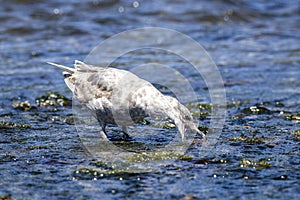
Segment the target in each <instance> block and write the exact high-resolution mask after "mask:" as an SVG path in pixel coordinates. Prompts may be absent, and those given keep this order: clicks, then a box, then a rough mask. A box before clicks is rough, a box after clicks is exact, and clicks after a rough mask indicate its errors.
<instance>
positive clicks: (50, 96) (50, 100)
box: [35, 92, 72, 107]
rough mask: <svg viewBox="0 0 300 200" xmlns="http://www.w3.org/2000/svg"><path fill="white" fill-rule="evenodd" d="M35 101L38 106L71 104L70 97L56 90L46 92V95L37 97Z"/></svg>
mask: <svg viewBox="0 0 300 200" xmlns="http://www.w3.org/2000/svg"><path fill="white" fill-rule="evenodd" d="M35 101H36V104H37V105H38V106H40V107H47V106H70V105H72V101H71V99H69V98H67V97H65V96H63V95H61V94H59V93H58V92H46V95H44V96H41V97H37V98H36V100H35Z"/></svg>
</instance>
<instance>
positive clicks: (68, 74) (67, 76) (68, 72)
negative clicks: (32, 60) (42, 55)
mask: <svg viewBox="0 0 300 200" xmlns="http://www.w3.org/2000/svg"><path fill="white" fill-rule="evenodd" d="M48 64H50V65H53V66H55V67H58V68H60V69H62V70H64V71H63V73H62V75H63V76H64V81H65V83H66V84H67V86H68V88H69V89H70V90H71V91H72V93H74V90H75V76H74V74H75V72H76V69H74V68H70V67H66V66H64V65H59V64H56V63H52V62H48Z"/></svg>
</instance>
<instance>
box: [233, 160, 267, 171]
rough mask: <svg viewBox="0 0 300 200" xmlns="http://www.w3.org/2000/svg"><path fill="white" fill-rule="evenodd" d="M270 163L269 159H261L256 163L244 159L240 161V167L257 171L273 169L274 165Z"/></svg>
mask: <svg viewBox="0 0 300 200" xmlns="http://www.w3.org/2000/svg"><path fill="white" fill-rule="evenodd" d="M268 161H269V160H268V159H260V160H258V161H254V160H248V159H246V158H243V159H242V160H241V161H240V165H239V166H240V167H241V168H252V169H257V170H262V169H268V168H271V167H272V165H271V164H270V163H269V162H268Z"/></svg>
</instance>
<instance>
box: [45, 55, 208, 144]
mask: <svg viewBox="0 0 300 200" xmlns="http://www.w3.org/2000/svg"><path fill="white" fill-rule="evenodd" d="M47 63H48V64H50V65H54V66H56V67H58V68H60V69H62V70H63V73H62V74H63V76H64V81H65V83H66V85H67V86H68V88H69V89H70V90H71V91H72V93H73V96H74V97H75V98H76V99H77V100H78V101H79V102H80V104H82V105H84V106H86V107H87V108H88V110H90V111H91V113H92V115H93V116H94V117H95V118H96V120H97V121H98V122H99V124H100V126H101V131H100V134H101V137H102V139H103V140H105V141H108V138H107V135H106V130H105V128H106V125H107V124H115V125H118V126H120V127H121V128H122V132H123V134H124V136H125V137H126V138H130V136H129V135H128V132H127V126H129V125H132V124H135V123H137V122H139V121H141V120H143V119H144V118H146V117H151V118H155V119H157V118H163V119H169V120H172V121H173V123H174V124H175V125H176V127H177V129H178V131H179V132H180V135H181V139H182V141H184V140H185V132H186V131H187V130H190V131H192V132H194V133H196V134H198V135H199V136H200V137H201V138H202V139H205V135H204V133H203V132H201V131H200V130H199V129H198V128H197V127H196V125H195V124H194V122H193V117H192V115H191V113H190V111H189V110H188V109H187V108H186V107H185V106H184V105H182V104H181V103H180V102H179V101H178V100H177V99H176V98H174V97H171V96H167V95H163V94H162V93H161V92H160V91H159V90H157V89H156V88H155V87H154V86H153V85H152V84H151V83H149V82H148V81H146V80H144V79H141V78H139V77H138V76H136V75H135V74H133V73H131V72H129V71H127V70H120V69H116V68H111V67H98V66H93V65H88V64H86V63H84V62H81V61H78V60H75V64H74V68H70V67H67V66H63V65H59V64H56V63H52V62H47Z"/></svg>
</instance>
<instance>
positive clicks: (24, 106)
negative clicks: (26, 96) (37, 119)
mask: <svg viewBox="0 0 300 200" xmlns="http://www.w3.org/2000/svg"><path fill="white" fill-rule="evenodd" d="M12 106H13V108H15V109H19V110H23V111H28V110H30V109H31V105H30V103H29V102H28V101H23V102H16V103H14V104H13V105H12Z"/></svg>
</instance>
